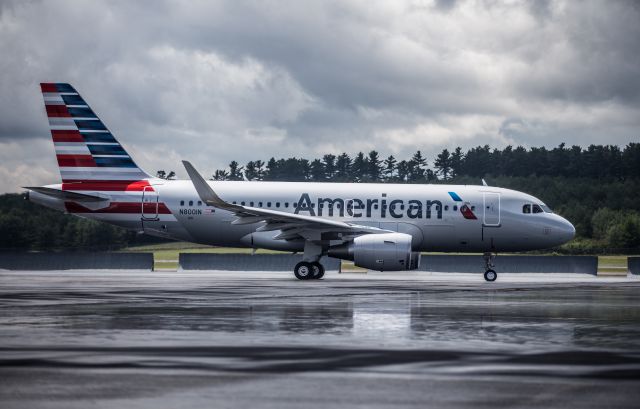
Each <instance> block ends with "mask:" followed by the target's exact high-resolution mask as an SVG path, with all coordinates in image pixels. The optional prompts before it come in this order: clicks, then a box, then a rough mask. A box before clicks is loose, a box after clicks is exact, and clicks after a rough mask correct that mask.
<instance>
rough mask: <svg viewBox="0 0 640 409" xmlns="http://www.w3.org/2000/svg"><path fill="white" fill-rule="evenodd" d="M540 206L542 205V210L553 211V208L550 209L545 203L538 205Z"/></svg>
mask: <svg viewBox="0 0 640 409" xmlns="http://www.w3.org/2000/svg"><path fill="white" fill-rule="evenodd" d="M540 207H542V210H544V211H545V213H553V210H551V208H550V207H549V206H547V205H544V204H542V205H540Z"/></svg>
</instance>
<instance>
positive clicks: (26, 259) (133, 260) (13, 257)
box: [0, 252, 153, 270]
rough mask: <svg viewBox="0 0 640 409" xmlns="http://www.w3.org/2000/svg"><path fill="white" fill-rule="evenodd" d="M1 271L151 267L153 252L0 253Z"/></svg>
mask: <svg viewBox="0 0 640 409" xmlns="http://www.w3.org/2000/svg"><path fill="white" fill-rule="evenodd" d="M0 269H5V270H153V253H106V252H96V253H69V252H67V253H0Z"/></svg>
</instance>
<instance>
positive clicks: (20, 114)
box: [0, 0, 640, 191]
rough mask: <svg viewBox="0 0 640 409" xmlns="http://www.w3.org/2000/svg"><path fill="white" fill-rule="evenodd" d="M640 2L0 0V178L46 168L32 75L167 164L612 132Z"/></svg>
mask: <svg viewBox="0 0 640 409" xmlns="http://www.w3.org/2000/svg"><path fill="white" fill-rule="evenodd" d="M639 17H640V8H639V7H638V6H637V4H635V3H634V2H604V1H600V2H599V1H586V2H580V3H578V2H571V1H566V2H565V1H551V0H550V1H545V2H537V1H536V2H533V1H532V2H528V1H522V2H516V3H510V4H505V3H502V2H492V1H485V2H482V1H480V2H475V1H474V2H471V1H458V2H455V1H417V0H416V1H407V2H384V1H381V2H363V1H355V0H354V1H336V2H330V1H329V2H287V3H284V2H280V1H273V2H270V1H267V2H251V1H228V2H227V1H218V2H213V1H211V2H190V3H188V4H185V3H183V2H174V1H146V2H145V1H139V2H129V1H96V2H80V1H56V2H22V1H15V2H12V1H5V2H3V3H0V53H2V55H3V56H9V58H2V59H1V60H0V176H2V180H1V181H0V191H13V190H16V189H17V188H18V186H20V185H24V184H25V183H26V182H25V181H24V180H25V179H29V183H47V182H54V181H55V180H56V179H57V169H56V167H55V160H54V158H53V148H52V147H50V145H47V144H46V143H47V142H48V141H49V135H48V130H47V125H46V118H45V115H44V108H43V106H42V101H41V96H40V94H39V88H38V86H37V84H38V83H39V82H42V81H65V82H71V83H73V84H74V85H75V86H76V88H78V90H79V91H80V92H81V93H82V94H83V96H84V97H85V99H87V100H88V102H89V103H90V104H91V105H92V107H93V108H94V110H95V111H97V112H98V114H99V115H100V117H101V118H102V119H103V120H104V122H105V123H106V124H107V126H109V127H110V128H111V130H112V131H113V132H114V133H116V135H117V136H118V138H119V139H120V140H121V142H122V143H123V144H125V145H126V146H127V147H128V148H130V150H131V151H132V154H133V155H134V156H135V157H136V159H137V161H138V162H139V163H141V164H142V165H143V166H144V167H145V168H147V169H149V170H151V171H155V170H156V169H160V168H165V169H174V170H177V171H178V172H179V175H180V174H182V172H181V171H182V169H181V168H180V164H179V163H180V162H179V161H180V159H181V158H189V159H192V160H193V161H194V162H195V163H197V164H199V167H201V168H203V170H205V171H207V172H211V171H213V170H214V169H215V168H217V167H222V166H225V165H226V164H227V163H228V162H229V161H230V160H231V159H237V160H240V161H246V160H250V159H256V158H263V159H267V158H268V157H270V156H288V155H292V156H293V155H295V156H306V157H311V156H318V155H320V154H323V153H326V152H333V153H338V152H341V151H347V152H356V151H358V150H369V149H377V150H378V151H380V152H381V153H382V154H385V155H386V154H391V153H393V154H396V155H409V154H410V153H411V152H412V151H415V150H416V149H422V150H423V151H424V152H426V153H427V154H428V155H429V156H430V157H431V159H432V158H433V155H434V154H435V153H436V152H438V151H439V150H441V149H442V148H445V147H447V148H452V147H455V146H457V145H460V146H463V147H469V146H474V145H478V144H482V145H484V144H490V145H493V146H496V147H500V146H504V145H506V144H524V145H526V146H536V145H547V146H555V145H557V144H558V143H560V142H562V141H565V142H567V143H569V144H580V145H587V144H590V143H617V144H623V145H624V144H626V143H628V142H629V141H633V140H637V139H638V131H639V129H640V116H639V115H638V108H639V105H640V101H639V99H640V81H639V80H638V78H639V74H640V61H639V59H640V45H639V44H640V43H639V42H638V39H639V38H640V25H639V24H637V22H638V21H640V18H639ZM49 144H50V142H49ZM48 146H49V147H48ZM36 147H37V149H36ZM36 155H37V158H39V159H42V155H45V156H47V155H49V156H47V159H46V160H35V159H34V156H36ZM25 164H28V166H27V168H25V167H24V166H25ZM24 169H29V170H30V171H31V173H32V174H31V175H29V176H26V173H25V172H24Z"/></svg>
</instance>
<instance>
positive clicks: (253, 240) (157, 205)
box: [25, 83, 575, 281]
mask: <svg viewBox="0 0 640 409" xmlns="http://www.w3.org/2000/svg"><path fill="white" fill-rule="evenodd" d="M40 86H41V90H42V93H43V97H44V103H45V108H46V112H47V117H48V120H49V126H50V129H51V136H52V138H53V144H54V147H55V152H56V158H57V161H58V166H59V170H60V174H61V177H62V183H57V184H51V185H46V186H39V187H36V186H32V187H25V189H28V192H27V194H28V200H30V201H33V202H35V203H38V204H41V205H44V206H46V207H49V208H52V209H56V210H59V211H62V212H66V213H69V214H73V215H76V216H80V217H85V218H89V219H93V220H98V221H102V222H106V223H111V224H114V225H117V226H121V227H124V228H126V229H131V230H135V231H138V232H143V233H146V234H150V235H153V236H158V237H164V238H168V239H175V240H182V241H188V242H194V243H201V244H207V245H212V246H223V247H246V248H253V249H269V250H280V251H288V252H301V253H302V261H301V262H299V263H297V264H296V265H295V267H294V269H293V271H294V275H295V277H296V278H298V279H300V280H307V279H320V278H322V277H323V276H324V267H323V265H322V263H321V262H320V260H321V259H322V257H334V258H338V259H342V260H352V261H353V262H354V264H355V265H356V266H359V267H363V268H366V269H370V270H376V271H402V270H414V269H417V268H418V267H419V264H420V254H421V252H428V251H430V252H457V253H483V258H484V265H485V272H484V278H485V280H486V281H495V280H496V278H497V273H496V271H495V270H494V266H495V265H494V263H493V261H494V257H495V255H496V254H497V253H498V252H512V251H527V250H537V249H545V248H550V247H554V246H558V245H560V244H563V243H565V242H567V241H569V240H571V239H572V238H573V237H574V235H575V229H574V227H573V225H572V224H571V223H570V222H569V221H567V220H566V219H564V218H563V217H561V216H559V215H557V214H555V213H553V212H552V211H551V209H550V208H549V207H548V206H546V205H545V204H544V203H543V202H542V201H541V200H539V199H537V198H535V197H533V196H531V195H528V194H526V193H522V192H518V191H515V190H510V189H504V188H499V187H493V186H487V185H486V184H485V183H484V181H483V185H446V184H386V183H384V184H382V183H312V182H266V181H208V180H205V178H204V177H203V176H202V175H201V174H200V173H199V172H198V171H197V170H196V168H195V167H194V166H193V165H192V164H191V163H190V162H188V161H183V164H184V167H185V169H186V171H187V174H188V175H189V180H165V179H160V178H157V177H154V176H151V175H150V174H148V173H147V172H145V171H144V170H142V169H141V168H140V167H139V166H138V165H137V164H136V163H135V162H134V160H133V158H132V157H131V156H130V155H129V154H128V153H127V151H126V150H125V148H124V147H123V146H122V145H121V144H120V143H119V142H118V140H117V139H116V138H115V136H114V135H113V134H112V133H111V132H110V131H109V129H108V128H107V127H106V126H105V125H104V123H103V122H102V121H101V120H100V119H99V118H98V116H97V115H96V114H95V113H94V111H93V110H92V109H91V108H90V107H89V105H88V104H87V102H86V101H85V100H84V99H83V98H82V97H81V96H80V94H79V93H78V92H77V91H76V89H75V88H73V87H72V86H71V85H70V84H66V83H42V84H40Z"/></svg>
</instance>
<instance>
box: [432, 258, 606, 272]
mask: <svg viewBox="0 0 640 409" xmlns="http://www.w3.org/2000/svg"><path fill="white" fill-rule="evenodd" d="M494 264H495V267H494V269H495V270H496V272H498V274H500V273H577V274H591V275H597V274H598V257H596V256H513V255H504V256H500V255H498V257H496V258H495V259H494ZM420 270H421V271H433V272H450V273H484V259H483V258H482V256H481V255H423V256H422V260H421V261H420Z"/></svg>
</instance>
